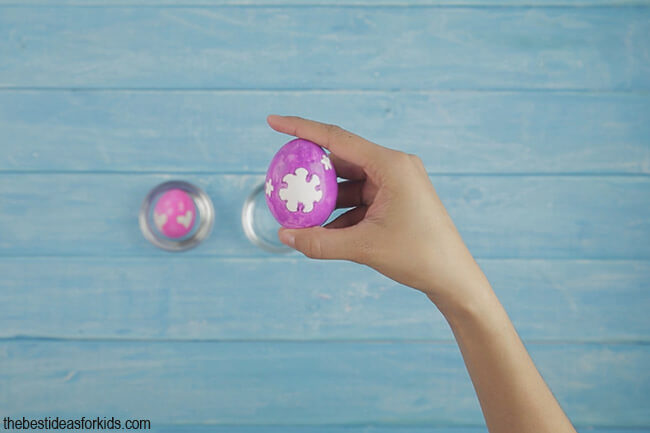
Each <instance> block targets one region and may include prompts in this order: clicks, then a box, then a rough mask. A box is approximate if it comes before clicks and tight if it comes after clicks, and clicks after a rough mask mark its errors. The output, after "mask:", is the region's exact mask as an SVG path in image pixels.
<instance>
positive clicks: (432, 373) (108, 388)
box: [0, 341, 650, 427]
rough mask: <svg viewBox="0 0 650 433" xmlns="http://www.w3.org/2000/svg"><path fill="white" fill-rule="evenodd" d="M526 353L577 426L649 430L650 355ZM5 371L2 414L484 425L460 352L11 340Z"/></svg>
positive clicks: (544, 348) (431, 347)
mask: <svg viewBox="0 0 650 433" xmlns="http://www.w3.org/2000/svg"><path fill="white" fill-rule="evenodd" d="M529 349H530V351H531V354H532V356H533V358H534V360H535V361H536V363H537V364H538V366H539V368H540V371H541V372H542V374H543V375H544V377H545V379H546V380H547V381H548V383H549V384H550V386H551V388H552V389H553V391H554V393H555V395H556V396H557V398H558V400H559V401H560V402H561V404H562V405H563V407H564V408H565V409H566V411H567V413H568V415H569V416H570V417H571V419H572V420H573V421H574V422H575V423H576V424H578V425H583V426H590V425H616V426H630V427H634V426H643V425H647V424H648V423H650V413H648V411H647V406H646V405H645V396H647V395H648V392H650V374H649V373H648V369H647V368H645V367H646V366H647V365H648V362H650V347H649V346H636V345H635V346H628V345H606V344H605V345H588V344H587V345H529ZM0 366H1V367H2V368H0V380H1V381H2V384H3V386H2V390H0V406H2V407H3V411H4V412H5V413H16V414H24V415H25V416H32V415H39V416H47V415H52V414H58V415H59V416H67V417H71V416H81V415H82V414H83V415H87V414H94V413H96V412H97V411H98V410H101V411H102V413H110V414H114V415H115V416H120V417H124V416H137V417H138V418H149V419H151V420H152V423H154V424H156V423H170V422H178V423H183V422H186V423H206V422H211V423H216V424H221V423H223V424H233V423H237V424H290V425H293V424H305V423H306V424H320V423H323V424H375V423H388V424H391V423H392V424H398V425H399V424H408V425H415V426H417V425H426V424H438V425H461V426H480V425H482V423H483V418H482V415H481V411H480V409H479V406H478V402H477V400H476V397H475V395H474V391H473V389H472V386H471V384H470V381H469V378H468V376H467V373H466V371H465V368H464V365H463V363H462V360H461V357H460V353H459V351H458V348H457V347H456V346H455V345H454V344H453V343H450V344H430V343H409V344H395V343H366V344H358V343H352V344H349V343H325V342H310V343H282V344H280V343H266V342H259V343H246V342H242V343H208V342H187V343H179V342H173V343H166V342H160V343H153V342H132V343H125V342H75V341H68V342H66V341H61V342H58V341H53V342H48V341H4V342H1V343H0ZM99 390H101V391H99ZM333 421H334V422H333Z"/></svg>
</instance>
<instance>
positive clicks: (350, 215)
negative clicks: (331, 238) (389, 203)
mask: <svg viewBox="0 0 650 433" xmlns="http://www.w3.org/2000/svg"><path fill="white" fill-rule="evenodd" d="M367 210H368V207H367V206H359V207H355V208H353V209H350V210H349V211H347V212H345V213H344V214H343V215H340V216H339V217H338V218H336V219H335V220H334V221H332V222H331V223H329V224H327V225H326V226H325V228H328V229H341V228H345V227H350V226H353V225H356V224H358V223H360V222H361V221H362V220H363V218H364V217H365V216H366V211H367Z"/></svg>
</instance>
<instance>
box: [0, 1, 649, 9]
mask: <svg viewBox="0 0 650 433" xmlns="http://www.w3.org/2000/svg"><path fill="white" fill-rule="evenodd" d="M10 7H11V8H25V9H26V8H36V9H38V8H45V7H47V8H83V9H220V8H231V9H232V8H242V9H274V8H283V9H309V8H320V9H352V8H358V9H479V10H481V9H623V8H647V7H650V4H649V3H647V2H643V1H641V2H630V3H627V2H626V3H617V2H608V3H578V4H572V3H561V2H560V3H550V4H540V3H521V4H511V3H490V4H483V3H477V2H466V3H454V2H430V3H420V4H409V3H406V4H405V3H383V4H376V3H372V2H349V3H339V4H330V3H326V2H313V3H308V4H297V3H281V2H278V3H268V4H265V3H246V4H240V3H234V2H232V3H230V2H225V3H222V4H200V3H195V4H192V3H189V4H183V5H178V4H173V3H160V4H138V3H135V4H128V3H122V4H109V3H104V4H92V5H89V4H84V3H53V4H49V3H31V4H25V3H5V4H0V8H10Z"/></svg>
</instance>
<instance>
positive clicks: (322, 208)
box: [264, 138, 338, 228]
mask: <svg viewBox="0 0 650 433" xmlns="http://www.w3.org/2000/svg"><path fill="white" fill-rule="evenodd" d="M264 193H265V198H266V204H267V205H268V206H269V209H270V211H271V214H273V216H274V217H275V219H276V220H277V221H278V222H279V223H280V224H281V225H282V226H283V227H288V228H303V227H313V226H317V225H321V224H323V223H324V222H325V221H327V219H328V218H329V216H330V215H331V214H332V211H333V210H334V208H335V207H336V196H337V194H338V184H337V182H336V172H335V170H334V167H333V166H332V162H331V161H330V159H329V157H328V156H327V153H325V151H324V150H323V149H322V148H321V147H320V146H319V145H317V144H315V143H312V142H311V141H308V140H304V139H302V138H296V139H295V140H291V141H290V142H288V143H286V144H285V145H284V146H282V148H280V150H279V151H278V152H277V153H276V154H275V156H274V157H273V160H271V164H270V165H269V169H268V171H267V173H266V179H265V185H264Z"/></svg>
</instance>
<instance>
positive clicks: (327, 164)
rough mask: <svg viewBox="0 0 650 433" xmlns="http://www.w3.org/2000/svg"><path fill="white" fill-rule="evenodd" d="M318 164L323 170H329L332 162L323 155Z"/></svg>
mask: <svg viewBox="0 0 650 433" xmlns="http://www.w3.org/2000/svg"><path fill="white" fill-rule="evenodd" d="M320 163H321V164H323V167H325V170H331V169H332V161H330V159H329V158H328V157H327V155H323V157H322V158H321V160H320Z"/></svg>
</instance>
